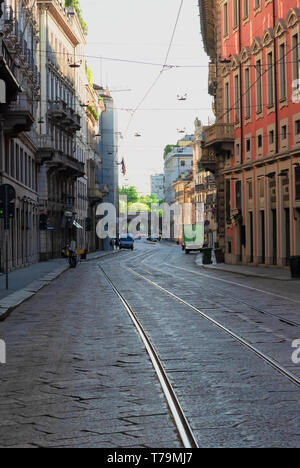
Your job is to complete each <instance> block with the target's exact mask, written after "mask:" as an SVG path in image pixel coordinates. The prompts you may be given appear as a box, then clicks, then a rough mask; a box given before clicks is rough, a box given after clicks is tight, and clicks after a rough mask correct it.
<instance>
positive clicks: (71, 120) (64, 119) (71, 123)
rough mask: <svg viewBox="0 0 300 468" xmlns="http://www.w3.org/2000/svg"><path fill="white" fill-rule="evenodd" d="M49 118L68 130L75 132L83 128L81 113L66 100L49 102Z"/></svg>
mask: <svg viewBox="0 0 300 468" xmlns="http://www.w3.org/2000/svg"><path fill="white" fill-rule="evenodd" d="M48 118H49V119H50V120H51V121H52V122H53V123H54V124H56V125H59V126H61V127H62V129H63V130H65V131H66V132H69V133H72V134H74V133H76V132H78V131H79V130H80V129H81V124H80V121H81V118H80V115H79V114H76V113H75V111H74V110H73V109H72V108H71V107H68V106H67V104H66V103H65V102H64V101H52V102H49V106H48Z"/></svg>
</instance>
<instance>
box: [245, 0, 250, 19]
mask: <svg viewBox="0 0 300 468" xmlns="http://www.w3.org/2000/svg"><path fill="white" fill-rule="evenodd" d="M248 16H249V0H244V18H248Z"/></svg>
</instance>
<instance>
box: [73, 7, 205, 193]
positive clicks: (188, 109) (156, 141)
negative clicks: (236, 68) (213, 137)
mask: <svg viewBox="0 0 300 468" xmlns="http://www.w3.org/2000/svg"><path fill="white" fill-rule="evenodd" d="M80 4H81V9H82V13H83V17H84V19H85V21H86V23H87V25H88V36H87V48H86V55H87V61H88V64H89V66H90V67H91V69H92V71H93V79H94V82H95V83H97V84H100V85H103V86H104V87H108V88H109V89H110V90H111V92H112V96H113V98H114V103H115V108H116V111H117V112H118V127H119V131H120V132H122V134H123V136H124V139H123V140H120V148H119V155H118V158H119V161H120V160H121V159H122V157H124V159H125V162H126V167H127V175H126V178H123V177H122V176H120V186H126V185H135V186H136V187H137V188H138V191H139V192H140V193H141V194H144V193H149V192H150V176H151V175H152V174H156V173H161V172H163V151H164V148H165V146H166V145H167V144H176V142H177V141H178V140H179V139H180V138H181V137H182V136H184V135H182V134H180V133H179V132H178V130H182V129H186V132H187V133H188V134H191V133H193V132H194V121H195V118H196V117H198V118H199V119H200V120H202V122H203V124H204V125H207V124H208V122H209V121H210V122H211V121H212V120H213V113H212V98H211V97H210V96H209V95H208V91H207V87H208V85H207V83H208V81H207V78H208V62H209V59H208V57H207V55H206V54H205V52H204V49H203V43H202V38H201V34H200V19H199V8H198V2H197V1H196V0H184V2H183V7H182V10H181V14H180V17H179V22H178V26H177V29H176V33H175V37H174V41H173V44H172V47H171V50H170V54H169V58H168V62H167V64H168V65H181V66H185V68H172V69H165V70H164V71H163V72H162V73H160V72H161V69H162V65H163V64H164V63H165V58H166V55H167V51H168V47H169V45H170V42H171V37H172V33H173V30H174V26H175V23H176V19H177V15H178V12H179V7H180V4H181V0H152V1H149V0H127V1H125V0H81V2H80ZM99 57H102V59H100V58H99ZM107 58H114V59H123V60H134V61H141V62H151V63H155V64H158V65H155V66H154V65H144V64H135V63H134V64H133V63H128V62H121V61H118V60H116V61H112V60H107ZM159 75H160V76H159ZM158 76H159V78H158V81H157V83H156V84H155V86H154V87H153V89H152V90H151V92H150V93H149V95H148V97H147V98H146V100H145V101H144V102H143V104H142V105H141V107H140V109H139V110H138V111H137V112H136V113H135V114H134V116H133V118H131V113H130V111H128V110H124V109H136V107H137V106H138V104H139V103H140V102H141V100H142V98H143V97H144V96H145V94H146V92H147V90H148V89H149V88H150V86H151V85H152V83H153V82H154V81H155V79H156V78H157V77H158ZM128 89H130V91H126V90H128ZM186 93H187V95H188V98H187V100H186V101H179V100H178V99H177V95H184V94H186ZM129 123H130V125H129V126H128V124H129ZM136 133H140V134H141V137H136V136H135V134H136Z"/></svg>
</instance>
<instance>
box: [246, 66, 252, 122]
mask: <svg viewBox="0 0 300 468" xmlns="http://www.w3.org/2000/svg"><path fill="white" fill-rule="evenodd" d="M245 107H246V108H245V115H246V119H250V117H251V89H250V68H246V70H245Z"/></svg>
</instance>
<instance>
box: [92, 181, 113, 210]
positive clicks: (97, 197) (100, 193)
mask: <svg viewBox="0 0 300 468" xmlns="http://www.w3.org/2000/svg"><path fill="white" fill-rule="evenodd" d="M108 193H109V187H108V185H106V184H98V183H96V184H95V186H94V187H90V188H89V189H88V198H89V201H90V203H91V204H92V205H94V204H96V203H99V202H101V201H102V199H103V197H104V196H105V195H108Z"/></svg>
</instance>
